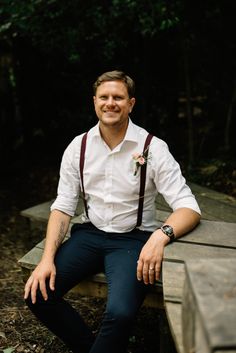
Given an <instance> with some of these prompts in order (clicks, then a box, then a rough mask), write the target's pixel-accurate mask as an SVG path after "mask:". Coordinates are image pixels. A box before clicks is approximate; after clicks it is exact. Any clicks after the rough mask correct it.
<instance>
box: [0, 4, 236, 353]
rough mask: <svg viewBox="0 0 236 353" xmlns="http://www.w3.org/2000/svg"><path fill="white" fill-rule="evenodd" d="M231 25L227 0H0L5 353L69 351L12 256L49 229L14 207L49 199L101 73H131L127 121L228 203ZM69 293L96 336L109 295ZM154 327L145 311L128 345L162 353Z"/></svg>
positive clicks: (232, 184)
mask: <svg viewBox="0 0 236 353" xmlns="http://www.w3.org/2000/svg"><path fill="white" fill-rule="evenodd" d="M235 33H236V30H235V1H233V0H232V1H230V0H225V1H220V0H214V1H213V0H205V1H202V0H198V1H195V0H189V1H187V0H185V1H184V0H176V1H175V0H170V1H169V0H109V1H108V0H0V352H3V353H13V352H14V353H32V352H34V353H46V352H47V353H55V352H56V353H67V352H69V351H68V350H67V349H66V347H65V346H64V345H63V343H62V342H61V341H59V340H58V339H57V338H56V337H55V336H53V335H52V334H50V333H49V332H48V330H47V329H46V328H44V327H43V326H41V325H40V324H39V323H38V322H37V321H36V319H35V318H34V317H33V315H32V314H31V313H30V312H29V310H28V309H27V308H26V306H25V303H24V301H23V297H22V292H23V287H24V283H23V281H22V273H21V269H20V267H19V265H18V263H17V260H18V259H19V258H21V257H22V256H23V255H24V254H25V253H26V252H27V250H29V249H31V248H32V247H33V246H34V245H35V244H36V243H37V242H39V241H40V240H41V239H42V238H43V237H44V234H43V232H42V230H36V229H35V230H32V229H30V227H29V224H28V223H27V221H26V219H25V218H23V217H21V216H20V211H21V210H23V209H25V208H28V207H31V206H34V205H36V204H39V203H40V202H45V201H48V200H51V199H53V198H54V197H55V195H56V188H57V182H58V172H59V165H60V161H61V157H62V153H63V151H64V149H65V148H66V146H67V145H68V144H69V142H70V141H71V140H72V139H73V138H74V137H75V136H76V135H78V134H80V133H82V132H84V131H87V130H88V129H89V128H90V127H92V126H93V125H94V124H95V123H96V122H97V118H96V116H95V114H94V110H93V101H92V96H93V91H92V84H93V82H94V81H95V79H96V78H97V76H98V75H100V74H101V73H103V72H104V71H107V70H113V69H121V70H124V71H125V72H127V74H129V75H130V76H131V77H133V78H134V80H135V81H136V88H137V89H136V99H137V103H136V105H135V109H134V110H133V112H132V115H131V118H132V120H133V121H134V122H135V123H137V124H139V125H141V126H143V127H144V128H146V129H147V130H149V132H151V133H153V134H155V135H157V136H158V137H160V138H162V139H164V140H165V141H166V142H167V143H168V145H169V147H170V150H171V152H172V154H173V155H174V157H175V158H176V159H177V160H178V161H179V163H180V165H181V168H182V171H183V174H184V175H185V177H186V178H187V180H189V181H192V182H196V183H198V184H201V185H203V186H208V187H210V188H212V189H215V190H217V191H220V192H223V193H226V194H227V195H226V197H227V199H228V202H229V203H230V202H232V204H234V202H235V196H236V163H235V145H236V139H235V131H236V119H235V117H236V111H235V102H236V60H235V59H236V58H235V56H236V55H235V54H236V42H235ZM157 153H158V151H157ZM68 300H70V301H71V303H72V304H73V305H75V306H78V307H79V308H80V312H81V314H82V315H84V318H86V320H88V321H89V323H90V325H91V327H92V329H93V330H94V332H95V333H96V332H97V330H98V329H99V326H98V323H99V320H98V318H101V317H102V313H103V310H104V305H105V302H104V301H103V300H97V299H94V298H93V299H91V298H88V297H78V296H75V295H74V296H73V294H72V293H71V294H69V298H68ZM161 327H162V326H161V325H160V321H159V312H158V311H155V310H153V309H152V310H151V311H150V310H149V311H148V310H147V309H146V310H145V308H143V309H142V310H141V312H140V314H139V316H138V318H137V322H136V325H135V328H134V332H133V334H132V336H131V339H130V345H129V350H128V351H129V353H154V352H155V353H157V346H158V340H159V338H158V332H159V331H160V330H161ZM168 344H169V342H168Z"/></svg>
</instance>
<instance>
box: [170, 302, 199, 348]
mask: <svg viewBox="0 0 236 353" xmlns="http://www.w3.org/2000/svg"><path fill="white" fill-rule="evenodd" d="M165 309H166V315H167V319H168V322H169V325H170V331H171V334H172V337H173V339H174V342H175V346H176V349H177V352H178V353H184V352H185V351H184V346H183V335H182V313H181V304H178V303H172V302H165ZM188 353H190V352H188ZM199 353H200V352H199ZM201 353H202V352H201Z"/></svg>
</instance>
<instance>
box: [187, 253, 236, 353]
mask: <svg viewBox="0 0 236 353" xmlns="http://www.w3.org/2000/svg"><path fill="white" fill-rule="evenodd" d="M182 310H183V311H182V317H183V331H184V332H186V334H185V336H184V347H185V349H186V351H189V349H190V348H192V347H193V345H194V346H195V349H196V351H199V352H204V353H205V352H207V353H208V352H209V353H212V352H215V350H216V349H218V350H220V349H221V350H227V349H236V334H235V333H236V258H235V255H234V257H233V258H231V259H230V258H226V259H222V258H218V259H211V260H210V259H208V260H202V259H201V260H199V261H198V262H195V261H187V262H186V282H185V286H184V292H183V307H182ZM199 349H200V350H199Z"/></svg>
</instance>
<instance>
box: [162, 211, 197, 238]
mask: <svg viewBox="0 0 236 353" xmlns="http://www.w3.org/2000/svg"><path fill="white" fill-rule="evenodd" d="M200 219H201V216H200V215H199V213H197V212H195V211H193V210H192V209H190V208H179V209H177V210H176V211H174V212H173V213H171V215H170V216H169V217H168V218H167V219H166V221H165V222H164V224H169V225H170V226H172V228H173V230H174V234H175V237H176V238H179V237H180V236H182V235H184V234H186V233H188V232H190V231H191V230H192V229H193V228H195V227H196V226H197V224H198V223H199V222H200Z"/></svg>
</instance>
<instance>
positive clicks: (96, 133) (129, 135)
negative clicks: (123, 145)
mask: <svg viewBox="0 0 236 353" xmlns="http://www.w3.org/2000/svg"><path fill="white" fill-rule="evenodd" d="M135 126H136V125H135V124H134V123H133V122H132V120H131V119H130V118H129V124H128V128H127V130H126V134H125V137H124V140H123V141H131V142H136V143H138V133H137V130H136V129H135ZM90 136H91V137H92V138H93V137H100V138H102V137H101V134H100V130H99V122H98V123H97V124H96V125H95V126H94V127H92V128H91V129H90Z"/></svg>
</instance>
